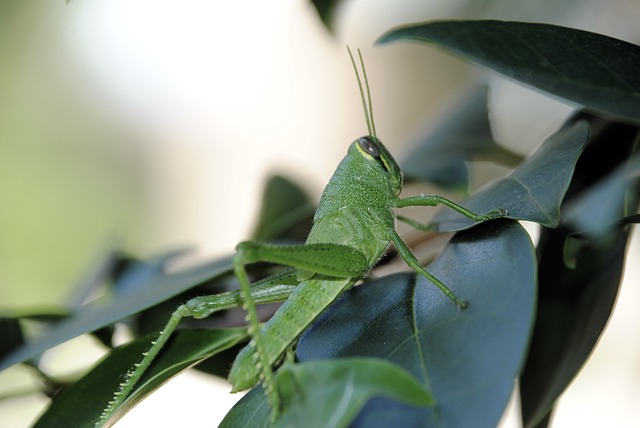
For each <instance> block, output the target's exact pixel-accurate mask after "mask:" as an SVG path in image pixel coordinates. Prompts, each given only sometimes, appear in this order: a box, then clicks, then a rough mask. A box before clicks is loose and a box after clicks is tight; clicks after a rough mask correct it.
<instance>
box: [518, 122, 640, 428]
mask: <svg viewBox="0 0 640 428" xmlns="http://www.w3.org/2000/svg"><path fill="white" fill-rule="evenodd" d="M585 117H586V116H585ZM586 118H587V119H589V120H590V122H591V124H592V129H593V136H592V139H591V142H590V143H589V144H588V145H587V147H586V148H585V150H584V152H583V154H582V156H580V160H579V161H578V164H577V165H576V169H575V173H574V177H573V179H572V182H571V186H570V187H569V189H568V190H567V196H566V198H565V200H566V201H565V203H564V205H565V206H567V207H570V206H571V205H573V203H574V201H576V200H579V199H580V198H581V195H583V194H585V192H590V191H591V189H593V188H595V189H596V191H597V185H598V183H602V181H603V179H604V178H605V177H607V175H610V174H612V172H613V171H616V169H617V168H619V166H620V165H623V164H626V162H627V161H628V157H629V154H630V153H631V152H632V150H633V148H634V147H635V144H636V142H635V139H636V136H637V132H638V130H637V128H636V127H634V126H630V125H626V124H620V123H615V122H610V121H606V120H603V119H598V118H593V117H591V118H589V117H586ZM612 142H615V147H614V148H612ZM631 199H632V201H631V204H630V205H629V206H628V207H625V204H623V201H618V203H617V204H616V205H614V206H611V207H609V209H611V210H612V211H611V212H612V214H613V215H614V216H615V217H617V218H621V217H623V216H624V213H625V211H626V210H627V209H630V210H635V209H637V193H636V195H634V198H631ZM582 215H583V216H589V215H590V212H589V210H587V211H583V212H582ZM574 233H575V231H574V230H573V228H570V227H568V226H567V225H566V224H562V225H561V226H560V227H559V228H558V229H555V230H548V229H543V230H542V232H541V234H540V240H539V244H538V248H537V252H538V259H539V261H540V262H539V269H538V277H539V295H538V311H537V314H536V324H535V328H534V332H533V336H532V341H531V347H530V350H529V355H528V359H527V363H526V366H525V369H524V371H523V374H522V376H521V379H520V396H521V407H522V419H523V425H524V426H525V427H533V426H536V424H538V423H539V422H540V421H543V420H545V419H548V418H549V415H550V413H551V411H552V409H553V406H554V405H555V403H556V401H557V399H558V397H559V396H560V394H562V392H563V391H564V390H565V388H566V387H567V386H568V385H569V383H570V382H571V381H572V380H573V378H574V377H575V376H576V374H577V373H578V371H579V370H580V368H581V367H582V366H583V365H584V364H585V362H586V360H587V358H588V357H589V354H590V353H591V351H592V349H593V348H594V346H595V345H596V343H597V341H598V339H599V337H600V335H601V334H602V331H603V329H604V328H605V326H606V323H607V320H608V319H609V316H610V314H611V311H612V309H613V305H614V303H615V299H616V295H617V293H618V288H619V286H620V280H621V276H622V268H623V265H624V258H625V252H626V243H627V240H628V233H629V231H628V229H627V228H620V227H618V228H616V229H614V230H613V231H612V232H610V233H609V234H607V235H604V236H599V237H598V238H589V236H588V235H585V234H583V235H580V241H581V242H579V245H578V246H575V247H574V250H573V254H572V260H571V262H572V263H571V264H570V265H567V264H566V263H565V260H564V256H565V251H566V249H567V247H568V246H572V244H575V242H573V243H572V242H571V241H570V240H571V239H573V237H574V236H575V235H574ZM568 244H569V245H568ZM542 426H544V425H542Z"/></svg>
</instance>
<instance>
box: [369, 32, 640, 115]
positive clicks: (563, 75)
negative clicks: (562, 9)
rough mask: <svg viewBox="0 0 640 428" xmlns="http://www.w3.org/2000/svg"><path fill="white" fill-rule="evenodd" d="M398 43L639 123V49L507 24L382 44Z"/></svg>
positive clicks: (387, 38) (392, 36)
mask: <svg viewBox="0 0 640 428" xmlns="http://www.w3.org/2000/svg"><path fill="white" fill-rule="evenodd" d="M397 40H414V41H418V42H425V43H434V44H436V45H438V46H439V47H442V48H443V49H446V50H449V51H451V52H453V53H455V54H457V55H459V56H461V57H463V58H465V59H467V60H470V61H472V62H476V63H478V64H480V65H483V66H485V67H488V68H490V69H492V70H495V71H497V72H499V73H501V74H503V75H505V76H506V77H509V78H512V79H515V80H518V81H520V82H523V83H526V84H528V85H531V86H534V87H536V88H538V89H540V90H542V91H545V92H548V93H550V94H552V95H556V96H558V97H561V98H565V99H567V100H569V101H572V102H575V103H577V104H581V105H584V106H586V107H587V108H589V109H593V110H595V111H596V112H599V113H602V114H605V115H611V116H613V117H616V118H620V119H623V120H630V121H633V122H635V123H638V122H640V75H639V74H638V68H639V67H640V46H637V45H634V44H631V43H627V42H625V41H622V40H618V39H614V38H612V37H608V36H604V35H601V34H596V33H591V32H588V31H582V30H577V29H573V28H566V27H559V26H555V25H549V24H533V23H524V22H504V21H441V22H431V23H421V24H413V25H410V26H406V27H402V28H397V29H394V30H391V31H390V32H388V33H386V34H384V35H383V36H382V37H381V38H380V39H379V40H378V43H388V42H392V41H397Z"/></svg>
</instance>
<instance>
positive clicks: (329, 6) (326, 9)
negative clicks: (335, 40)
mask: <svg viewBox="0 0 640 428" xmlns="http://www.w3.org/2000/svg"><path fill="white" fill-rule="evenodd" d="M339 3H340V0H311V4H313V6H314V7H315V8H316V11H317V12H318V16H319V17H320V19H321V20H322V23H323V24H324V26H325V27H327V30H329V31H332V30H333V24H334V20H335V13H336V10H337V9H338V6H339Z"/></svg>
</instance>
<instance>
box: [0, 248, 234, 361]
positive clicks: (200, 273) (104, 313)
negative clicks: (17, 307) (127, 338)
mask: <svg viewBox="0 0 640 428" xmlns="http://www.w3.org/2000/svg"><path fill="white" fill-rule="evenodd" d="M230 269H231V268H230V263H229V261H228V259H223V260H219V261H216V262H210V263H207V264H204V265H201V266H197V267H194V268H190V269H187V270H184V271H181V272H177V273H172V274H167V275H158V276H156V277H154V278H151V279H149V280H148V281H147V282H146V283H145V284H144V285H142V286H140V287H138V288H136V289H135V290H134V291H132V292H130V293H126V294H121V295H118V296H116V298H114V299H113V300H112V301H110V302H109V303H107V304H105V305H101V304H99V303H95V304H89V305H86V306H83V307H82V308H81V309H79V310H78V312H77V313H76V314H74V315H73V317H71V318H69V319H68V320H65V321H63V322H61V323H60V324H58V325H56V326H55V327H53V328H52V329H51V330H50V331H49V332H47V334H45V335H43V337H41V338H40V339H37V340H35V341H33V342H32V343H28V344H27V345H26V346H24V347H22V348H20V349H19V350H17V351H16V352H14V353H12V354H11V355H9V356H8V357H7V358H4V359H3V360H2V361H0V370H1V369H4V368H6V367H9V366H11V365H13V364H16V363H19V362H21V361H24V360H27V359H29V358H33V357H35V356H36V355H38V354H40V353H42V352H44V351H46V350H47V349H50V348H53V347H54V346H56V345H59V344H61V343H64V342H66V341H67V340H69V339H73V338H74V337H77V336H80V335H82V334H85V333H88V332H92V331H95V330H97V329H99V328H101V327H104V326H106V325H109V324H112V323H114V322H116V321H119V320H121V319H123V318H125V317H127V316H129V315H132V314H134V313H137V312H139V311H141V310H143V309H146V308H148V307H151V306H153V305H155V304H157V303H158V302H162V301H163V300H166V299H168V298H170V297H172V296H174V295H176V294H179V293H181V292H182V291H184V290H186V289H189V288H191V287H193V286H195V285H197V284H200V283H202V282H204V281H206V280H208V279H211V278H214V277H217V276H220V275H224V274H226V273H228V272H229V271H230Z"/></svg>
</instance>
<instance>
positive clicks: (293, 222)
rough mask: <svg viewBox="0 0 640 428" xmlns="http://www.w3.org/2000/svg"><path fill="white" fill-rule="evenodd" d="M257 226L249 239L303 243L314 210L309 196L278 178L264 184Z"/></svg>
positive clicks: (272, 178) (275, 177) (293, 184)
mask: <svg viewBox="0 0 640 428" xmlns="http://www.w3.org/2000/svg"><path fill="white" fill-rule="evenodd" d="M261 207H262V208H261V209H260V215H259V216H258V223H257V225H256V228H255V231H254V232H253V234H252V240H254V241H258V242H268V241H274V240H277V239H299V240H304V239H305V238H306V237H307V233H308V232H309V229H310V228H311V220H312V219H313V214H314V211H315V209H314V207H313V204H312V203H311V201H310V200H309V197H308V196H307V195H306V194H305V193H304V191H303V190H302V189H300V187H298V186H297V185H296V184H295V183H293V182H292V181H290V180H288V179H286V178H284V177H281V176H279V175H276V176H273V177H271V178H270V179H269V181H268V182H267V185H266V187H265V190H264V195H263V197H262V204H261Z"/></svg>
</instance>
